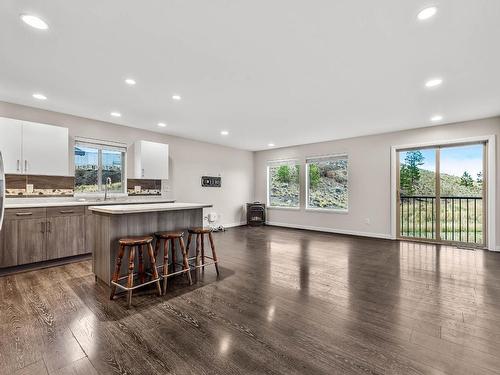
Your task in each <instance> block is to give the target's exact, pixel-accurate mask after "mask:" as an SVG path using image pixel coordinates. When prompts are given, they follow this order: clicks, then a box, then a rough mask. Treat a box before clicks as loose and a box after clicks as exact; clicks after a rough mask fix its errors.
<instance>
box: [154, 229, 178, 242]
mask: <svg viewBox="0 0 500 375" xmlns="http://www.w3.org/2000/svg"><path fill="white" fill-rule="evenodd" d="M182 236H184V232H182V231H178V232H156V233H155V237H156V238H162V239H165V240H171V239H175V238H180V237H182Z"/></svg>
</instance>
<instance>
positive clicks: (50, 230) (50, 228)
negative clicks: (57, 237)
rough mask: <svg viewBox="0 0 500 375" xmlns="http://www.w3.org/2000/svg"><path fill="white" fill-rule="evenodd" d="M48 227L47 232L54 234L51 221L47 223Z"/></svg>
mask: <svg viewBox="0 0 500 375" xmlns="http://www.w3.org/2000/svg"><path fill="white" fill-rule="evenodd" d="M47 226H48V229H47V232H49V233H52V225H51V223H50V221H47Z"/></svg>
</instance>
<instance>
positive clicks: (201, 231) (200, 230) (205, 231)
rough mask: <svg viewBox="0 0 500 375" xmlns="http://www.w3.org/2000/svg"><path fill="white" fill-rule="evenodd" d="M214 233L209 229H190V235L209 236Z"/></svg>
mask: <svg viewBox="0 0 500 375" xmlns="http://www.w3.org/2000/svg"><path fill="white" fill-rule="evenodd" d="M210 232H212V229H211V228H209V227H193V228H188V233H190V234H207V233H210Z"/></svg>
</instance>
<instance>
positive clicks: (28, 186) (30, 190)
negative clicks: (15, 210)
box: [26, 184, 35, 194]
mask: <svg viewBox="0 0 500 375" xmlns="http://www.w3.org/2000/svg"><path fill="white" fill-rule="evenodd" d="M33 190H35V188H34V186H33V184H26V193H28V194H33Z"/></svg>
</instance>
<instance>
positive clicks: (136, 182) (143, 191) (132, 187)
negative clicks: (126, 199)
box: [127, 178, 161, 195]
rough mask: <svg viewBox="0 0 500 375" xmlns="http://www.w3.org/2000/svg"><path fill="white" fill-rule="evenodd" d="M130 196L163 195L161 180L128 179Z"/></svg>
mask: <svg viewBox="0 0 500 375" xmlns="http://www.w3.org/2000/svg"><path fill="white" fill-rule="evenodd" d="M127 193H128V195H161V180H148V179H144V178H140V179H139V178H129V179H127Z"/></svg>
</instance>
